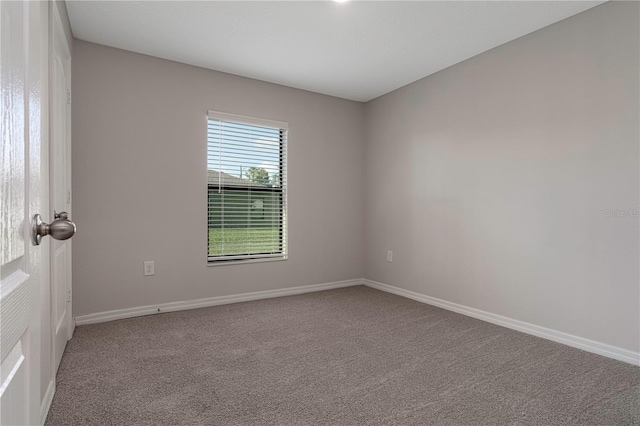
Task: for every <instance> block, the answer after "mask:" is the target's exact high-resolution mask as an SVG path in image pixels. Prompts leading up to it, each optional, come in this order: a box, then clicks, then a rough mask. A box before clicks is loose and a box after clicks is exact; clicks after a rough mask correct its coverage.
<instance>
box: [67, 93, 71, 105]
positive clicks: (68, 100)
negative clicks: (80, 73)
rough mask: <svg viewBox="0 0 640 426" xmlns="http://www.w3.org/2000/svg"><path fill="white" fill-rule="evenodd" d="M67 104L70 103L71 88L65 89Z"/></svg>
mask: <svg viewBox="0 0 640 426" xmlns="http://www.w3.org/2000/svg"><path fill="white" fill-rule="evenodd" d="M67 104H71V90H69V89H67Z"/></svg>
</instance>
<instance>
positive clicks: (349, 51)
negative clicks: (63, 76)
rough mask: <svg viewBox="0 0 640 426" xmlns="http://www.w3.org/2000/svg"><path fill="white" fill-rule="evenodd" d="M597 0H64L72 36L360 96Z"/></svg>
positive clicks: (378, 93)
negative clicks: (222, 0)
mask: <svg viewBox="0 0 640 426" xmlns="http://www.w3.org/2000/svg"><path fill="white" fill-rule="evenodd" d="M601 3H604V2H603V1H464V2H463V1H414V2H403V1H375V2H364V1H355V2H347V3H336V2H332V1H327V2H311V1H302V2H290V1H287V2H267V1H260V2H217V1H216V2H207V1H202V2H193V1H164V2H155V1H67V9H68V12H69V18H70V21H71V27H72V30H73V34H74V36H75V37H77V38H79V39H81V40H86V41H90V42H94V43H99V44H104V45H107V46H113V47H117V48H120V49H125V50H130V51H133V52H139V53H144V54H147V55H152V56H157V57H160V58H165V59H170V60H173V61H177V62H183V63H186V64H191V65H197V66H200V67H204V68H210V69H214V70H218V71H224V72H227V73H232V74H237V75H241V76H245V77H251V78H255V79H258V80H264V81H269V82H272V83H278V84H282V85H285V86H291V87H297V88H300V89H305V90H310V91H313V92H318V93H324V94H327V95H333V96H338V97H341V98H346V99H352V100H356V101H368V100H371V99H373V98H376V97H378V96H381V95H383V94H385V93H388V92H390V91H392V90H395V89H397V88H399V87H402V86H404V85H406V84H409V83H411V82H413V81H416V80H419V79H420V78H422V77H425V76H427V75H430V74H433V73H435V72H437V71H440V70H442V69H444V68H447V67H449V66H451V65H453V64H455V63H458V62H460V61H463V60H465V59H467V58H470V57H472V56H475V55H477V54H479V53H481V52H484V51H487V50H489V49H491V48H494V47H496V46H499V45H501V44H503V43H506V42H508V41H511V40H514V39H516V38H518V37H521V36H523V35H525V34H528V33H530V32H533V31H535V30H537V29H540V28H542V27H545V26H547V25H550V24H553V23H554V22H558V21H560V20H562V19H565V18H568V17H569V16H572V15H575V14H576V13H580V12H582V11H584V10H586V9H589V8H591V7H594V6H597V5H598V4H601Z"/></svg>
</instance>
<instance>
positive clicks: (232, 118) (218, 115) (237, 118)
mask: <svg viewBox="0 0 640 426" xmlns="http://www.w3.org/2000/svg"><path fill="white" fill-rule="evenodd" d="M209 119H212V120H218V121H227V122H232V123H239V124H247V125H253V126H263V127H271V128H277V129H280V130H281V131H284V133H285V137H284V138H283V140H282V141H281V157H282V159H281V170H282V173H281V179H282V181H281V182H282V183H281V185H282V191H281V197H282V231H281V232H282V253H278V254H267V255H265V254H257V255H238V256H226V259H222V258H221V257H220V256H209V243H208V239H209V235H208V232H207V266H224V265H237V264H243V263H260V262H274V261H283V260H287V259H288V258H289V242H288V237H289V229H288V228H289V227H288V222H289V214H288V208H287V204H288V202H287V194H288V191H287V187H288V170H287V146H288V138H289V124H288V123H286V122H283V121H275V120H268V119H264V118H257V117H250V116H245V115H238V114H230V113H226V112H220V111H211V110H210V111H208V112H207V126H208V122H209ZM208 153H209V148H208V135H207V158H208ZM207 167H208V165H207ZM208 192H209V183H208V182H207V230H208V226H209V224H208V221H209V207H208V196H209V195H208Z"/></svg>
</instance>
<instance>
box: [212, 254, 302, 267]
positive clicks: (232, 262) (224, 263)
mask: <svg viewBox="0 0 640 426" xmlns="http://www.w3.org/2000/svg"><path fill="white" fill-rule="evenodd" d="M287 259H289V256H282V257H261V258H257V259H238V260H223V261H215V260H214V261H207V266H227V265H239V264H243V263H262V262H282V261H283V260H287Z"/></svg>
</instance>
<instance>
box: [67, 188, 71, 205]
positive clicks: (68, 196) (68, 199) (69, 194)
mask: <svg viewBox="0 0 640 426" xmlns="http://www.w3.org/2000/svg"><path fill="white" fill-rule="evenodd" d="M67 204H71V191H69V192H67Z"/></svg>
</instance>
